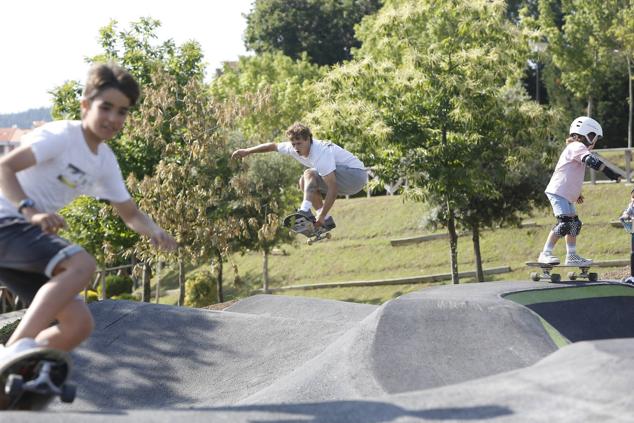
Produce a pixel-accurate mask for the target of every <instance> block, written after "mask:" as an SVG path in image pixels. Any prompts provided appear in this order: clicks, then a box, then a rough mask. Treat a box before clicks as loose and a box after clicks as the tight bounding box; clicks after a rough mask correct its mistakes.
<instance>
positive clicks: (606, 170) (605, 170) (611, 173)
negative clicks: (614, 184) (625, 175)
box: [603, 166, 621, 181]
mask: <svg viewBox="0 0 634 423" xmlns="http://www.w3.org/2000/svg"><path fill="white" fill-rule="evenodd" d="M603 174H604V175H605V176H607V177H608V178H610V179H612V180H613V181H618V180H619V178H620V177H621V175H619V174H618V173H616V172H615V171H613V170H612V169H610V168H609V167H607V166H606V167H604V168H603Z"/></svg>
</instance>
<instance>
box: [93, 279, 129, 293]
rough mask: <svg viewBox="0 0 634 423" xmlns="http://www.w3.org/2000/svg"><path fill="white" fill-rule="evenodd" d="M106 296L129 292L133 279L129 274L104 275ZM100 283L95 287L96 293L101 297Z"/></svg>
mask: <svg viewBox="0 0 634 423" xmlns="http://www.w3.org/2000/svg"><path fill="white" fill-rule="evenodd" d="M105 283H106V298H111V297H114V296H120V295H123V294H130V293H131V292H132V285H133V281H132V279H131V278H130V277H129V276H124V275H108V276H106V280H105ZM101 294H102V290H101V284H100V285H99V286H98V287H97V295H99V298H101Z"/></svg>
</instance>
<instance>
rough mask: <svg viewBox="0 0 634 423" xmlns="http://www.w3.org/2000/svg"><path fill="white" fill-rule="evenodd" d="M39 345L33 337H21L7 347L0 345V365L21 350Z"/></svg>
mask: <svg viewBox="0 0 634 423" xmlns="http://www.w3.org/2000/svg"><path fill="white" fill-rule="evenodd" d="M40 346H41V345H40V344H38V343H37V341H36V340H35V339H33V338H22V339H19V340H17V341H16V342H14V343H13V344H11V345H10V346H8V347H5V346H2V347H0V366H1V365H2V364H3V363H6V362H8V361H9V360H11V357H14V356H16V355H18V354H20V353H21V352H24V351H27V350H31V349H34V348H39V347H40Z"/></svg>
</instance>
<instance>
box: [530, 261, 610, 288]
mask: <svg viewBox="0 0 634 423" xmlns="http://www.w3.org/2000/svg"><path fill="white" fill-rule="evenodd" d="M526 265H527V266H528V267H539V268H540V270H541V271H540V272H531V279H532V280H534V281H535V282H537V281H539V280H541V279H546V280H550V281H551V282H553V283H558V282H561V275H560V274H559V273H552V270H553V269H554V268H555V267H560V268H562V269H564V268H569V269H570V268H572V269H579V273H577V272H574V271H570V272H568V275H567V276H568V279H570V280H571V281H574V280H577V279H578V278H584V279H587V280H588V281H589V282H596V281H598V280H599V275H598V274H597V273H594V272H590V267H592V265H590V266H574V265H570V266H568V265H565V264H546V263H539V262H536V261H527V262H526Z"/></svg>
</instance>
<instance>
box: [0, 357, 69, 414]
mask: <svg viewBox="0 0 634 423" xmlns="http://www.w3.org/2000/svg"><path fill="white" fill-rule="evenodd" d="M70 370H71V362H70V358H69V357H68V355H67V354H66V353H65V352H63V351H59V350H53V349H50V348H36V349H32V350H28V351H24V352H22V353H20V354H18V355H16V356H15V357H13V358H11V360H10V361H8V362H6V363H5V364H4V365H2V366H0V388H1V389H2V391H1V392H0V410H42V409H44V408H46V406H47V405H48V404H49V403H50V402H51V401H52V400H53V398H54V397H56V396H59V397H60V399H61V400H62V402H73V401H74V400H75V393H76V390H77V388H76V387H75V385H71V384H68V383H66V379H67V378H68V375H69V374H70Z"/></svg>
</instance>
